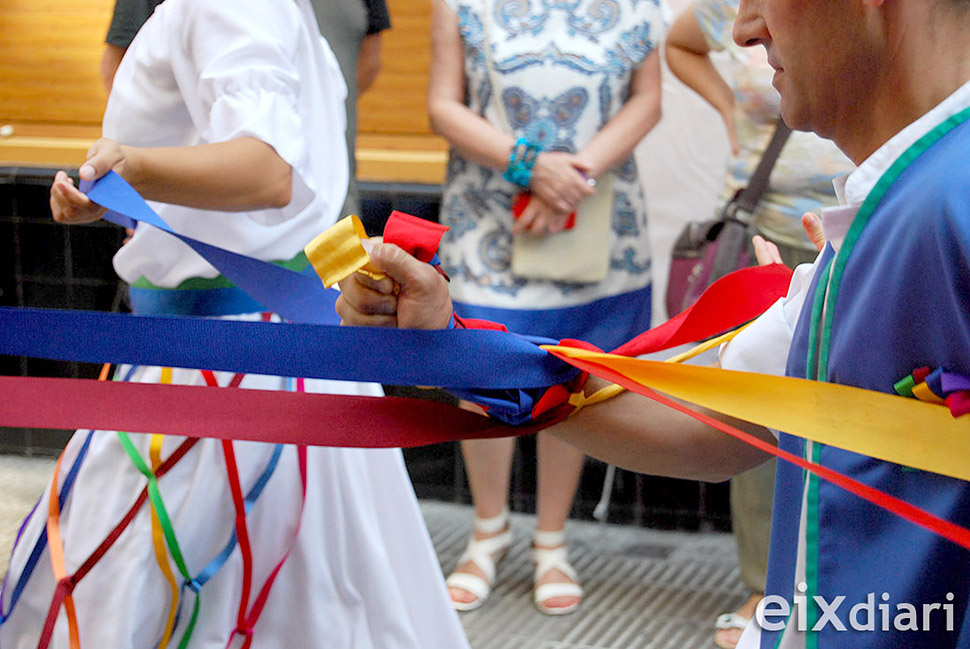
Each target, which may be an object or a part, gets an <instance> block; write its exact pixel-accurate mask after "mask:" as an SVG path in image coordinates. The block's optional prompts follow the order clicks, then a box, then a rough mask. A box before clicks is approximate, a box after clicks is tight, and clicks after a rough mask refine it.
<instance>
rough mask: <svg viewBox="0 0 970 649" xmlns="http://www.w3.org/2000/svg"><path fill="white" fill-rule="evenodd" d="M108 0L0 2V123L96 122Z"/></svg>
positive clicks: (100, 99)
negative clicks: (99, 69) (99, 68)
mask: <svg viewBox="0 0 970 649" xmlns="http://www.w3.org/2000/svg"><path fill="white" fill-rule="evenodd" d="M112 6H113V2H112V0H73V1H72V2H68V3H63V2H61V3H55V2H53V1H51V0H4V2H3V3H0V123H4V124H6V123H14V124H21V123H26V124H52V125H65V124H67V125H85V126H96V125H98V124H99V123H100V121H101V114H102V112H103V111H104V101H105V93H104V89H103V88H102V85H101V78H100V75H99V72H98V66H99V62H100V60H101V51H102V47H103V43H104V35H105V33H106V31H107V27H108V22H109V20H110V17H111V8H112Z"/></svg>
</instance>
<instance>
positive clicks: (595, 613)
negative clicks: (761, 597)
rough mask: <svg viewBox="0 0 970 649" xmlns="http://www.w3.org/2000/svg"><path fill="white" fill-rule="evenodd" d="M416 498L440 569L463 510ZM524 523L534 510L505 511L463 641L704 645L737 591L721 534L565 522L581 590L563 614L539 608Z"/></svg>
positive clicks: (623, 647) (460, 547)
mask: <svg viewBox="0 0 970 649" xmlns="http://www.w3.org/2000/svg"><path fill="white" fill-rule="evenodd" d="M421 507H422V510H423V512H424V515H425V518H426V520H427V522H428V529H429V530H430V532H431V537H432V541H433V543H434V545H435V548H436V550H437V552H438V556H439V558H440V560H441V564H442V568H443V569H444V570H445V571H446V572H449V571H450V570H451V569H452V568H453V567H454V565H455V564H456V563H457V561H458V557H459V556H461V553H462V552H463V551H464V548H465V544H466V542H467V540H468V533H469V530H470V529H471V523H472V512H471V509H470V508H468V507H466V506H462V505H454V504H447V503H440V502H432V501H422V504H421ZM534 524H535V517H534V516H531V515H525V514H513V515H512V526H513V529H514V530H515V531H516V537H517V538H516V542H515V543H514V545H513V546H512V548H510V551H509V553H508V554H507V555H506V558H505V559H504V560H503V561H502V563H501V564H500V565H499V569H498V574H497V583H496V587H495V590H494V592H493V594H492V597H491V598H490V599H489V601H487V602H486V603H485V605H484V606H483V607H482V608H480V609H478V610H476V611H471V612H468V613H462V614H461V619H462V623H463V624H464V626H465V630H466V632H467V634H468V639H469V643H470V644H471V646H472V649H660V648H666V647H670V648H674V647H676V648H677V649H695V648H696V649H709V648H710V647H711V646H713V645H712V643H711V636H712V633H713V625H714V619H715V618H716V617H717V616H718V615H719V614H721V613H723V612H725V611H731V610H734V609H736V608H737V607H738V606H740V605H741V603H743V602H744V600H745V599H746V598H747V592H746V591H745V589H744V587H743V586H742V585H741V584H740V582H739V580H738V574H737V561H736V557H735V546H734V540H733V538H732V537H731V536H730V535H728V534H723V533H718V532H709V533H689V532H665V531H657V530H644V529H640V528H636V527H631V526H619V525H611V524H603V523H593V522H585V521H570V522H569V523H568V526H567V533H568V538H569V547H570V559H571V561H572V562H573V566H574V567H575V568H576V570H577V572H578V573H579V575H580V578H581V580H582V583H583V588H584V589H585V591H586V598H585V601H584V603H583V605H582V607H580V609H579V610H578V611H577V612H575V613H573V614H571V615H567V616H563V617H559V618H556V617H549V616H546V615H543V614H541V613H539V612H538V611H537V610H536V609H535V607H534V606H533V605H532V599H531V594H532V593H531V588H532V565H531V562H530V560H529V543H530V535H531V529H532V526H533V525H534Z"/></svg>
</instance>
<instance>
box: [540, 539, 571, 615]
mask: <svg viewBox="0 0 970 649" xmlns="http://www.w3.org/2000/svg"><path fill="white" fill-rule="evenodd" d="M537 545H539V546H543V547H535V546H537ZM532 560H533V561H534V562H535V564H536V569H535V576H534V583H539V580H540V579H542V578H543V577H544V576H545V575H546V574H548V573H549V571H550V570H558V571H560V572H561V573H563V574H564V575H566V576H567V577H568V578H569V579H571V580H572V581H571V582H553V583H549V584H543V585H542V586H537V587H536V588H535V589H534V590H533V592H532V600H533V601H534V602H535V605H536V608H538V609H539V610H540V611H542V612H543V613H545V614H546V615H565V614H567V613H572V612H573V611H575V610H576V609H577V608H579V604H580V602H576V603H574V604H572V605H570V606H556V607H553V606H548V605H547V604H546V602H548V601H549V600H550V599H554V598H556V597H578V598H582V596H583V589H582V587H581V586H580V585H579V584H578V583H576V582H577V578H576V571H575V570H573V567H572V566H571V565H570V564H569V559H568V557H567V554H566V535H565V534H563V533H562V532H561V531H559V532H542V531H540V530H536V532H535V536H534V537H533V547H532Z"/></svg>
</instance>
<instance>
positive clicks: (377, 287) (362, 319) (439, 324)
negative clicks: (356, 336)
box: [336, 243, 453, 329]
mask: <svg viewBox="0 0 970 649" xmlns="http://www.w3.org/2000/svg"><path fill="white" fill-rule="evenodd" d="M369 247H370V248H371V250H370V260H371V261H370V266H371V267H373V268H375V269H378V270H382V271H383V272H385V273H387V277H385V278H384V279H381V280H375V279H373V278H371V277H368V276H366V275H362V274H361V273H354V274H353V275H351V276H350V277H348V278H346V279H344V280H343V281H341V282H339V285H340V291H341V294H340V297H339V298H338V299H337V306H336V308H337V314H338V315H339V316H340V319H341V324H343V325H347V326H361V327H397V328H400V329H444V328H446V327H447V326H448V322H449V320H451V315H452V313H453V307H452V304H451V297H450V295H449V294H448V283H447V281H446V280H445V278H444V277H443V276H442V275H441V274H440V273H438V272H437V271H436V270H435V269H434V268H433V267H432V266H430V265H428V264H426V263H424V262H422V261H418V260H417V259H415V258H414V257H412V256H411V255H409V254H408V253H406V252H405V251H404V250H402V249H401V248H399V247H397V246H395V245H394V244H391V243H375V244H373V245H372V246H369Z"/></svg>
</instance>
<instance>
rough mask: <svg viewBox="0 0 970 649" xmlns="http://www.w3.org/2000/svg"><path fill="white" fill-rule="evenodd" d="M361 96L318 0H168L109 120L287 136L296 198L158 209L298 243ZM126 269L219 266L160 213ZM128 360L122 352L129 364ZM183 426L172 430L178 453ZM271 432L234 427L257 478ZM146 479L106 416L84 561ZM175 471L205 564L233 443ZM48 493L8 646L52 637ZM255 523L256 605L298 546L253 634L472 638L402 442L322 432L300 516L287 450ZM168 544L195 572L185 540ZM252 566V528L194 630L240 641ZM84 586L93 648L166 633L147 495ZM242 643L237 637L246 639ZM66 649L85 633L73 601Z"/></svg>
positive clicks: (25, 544) (176, 498) (151, 134)
mask: <svg viewBox="0 0 970 649" xmlns="http://www.w3.org/2000/svg"><path fill="white" fill-rule="evenodd" d="M344 94H345V91H344V85H343V81H342V80H341V78H340V73H339V70H338V69H337V67H336V63H335V61H334V59H333V55H332V54H331V52H330V50H329V48H327V47H326V45H325V44H323V43H322V41H321V39H320V38H319V36H318V31H317V25H316V22H315V20H314V19H313V14H312V11H311V9H310V8H309V5H308V4H307V3H306V1H305V0H278V1H275V2H270V1H268V0H235V1H234V2H221V1H219V0H167V1H166V2H165V3H163V4H162V5H160V7H159V8H158V10H157V11H156V13H155V15H154V16H153V18H152V19H150V20H149V22H148V23H146V25H145V27H144V28H143V29H142V31H141V32H140V33H139V35H138V37H137V38H136V39H135V41H134V43H133V44H132V47H131V49H130V50H129V51H128V53H127V54H126V56H125V58H124V61H123V63H122V65H121V68H120V69H119V71H118V76H117V78H116V80H115V90H114V92H113V94H112V96H111V99H110V101H109V105H108V108H107V111H106V114H105V119H104V132H105V134H106V135H108V136H112V137H115V138H117V139H118V140H119V141H121V142H122V143H127V144H136V145H143V146H151V145H155V146H162V145H180V144H194V143H203V142H210V141H222V140H225V139H229V138H232V137H238V136H242V135H252V136H255V137H258V138H260V139H262V140H264V141H266V142H268V143H270V144H271V145H272V146H274V147H275V148H276V150H277V152H279V154H280V155H281V156H282V157H283V158H284V159H286V160H287V162H289V163H290V164H291V165H292V166H293V168H294V200H293V202H292V203H291V205H289V206H287V207H286V208H283V209H280V210H267V211H263V212H254V213H249V214H241V213H218V212H202V211H199V210H189V209H186V208H180V207H175V206H171V205H158V204H156V205H154V207H155V208H156V209H157V210H158V211H159V213H160V214H161V216H162V217H163V218H164V219H165V220H166V221H168V223H169V224H170V225H172V227H173V228H174V229H176V230H177V231H181V232H184V233H187V234H189V235H191V236H193V237H197V238H200V239H205V240H209V241H212V242H214V243H216V244H218V245H222V246H224V247H228V248H231V249H233V250H236V251H238V252H242V253H246V254H249V255H252V256H255V257H259V258H262V259H266V260H278V259H290V258H291V257H293V256H294V255H295V254H297V253H298V252H299V251H300V250H301V249H302V247H303V245H304V244H305V243H306V242H307V241H308V240H309V239H311V238H312V237H313V236H315V235H316V234H318V233H319V232H321V231H322V230H323V229H325V228H326V227H327V226H328V225H330V224H331V223H333V222H334V220H335V218H336V217H337V211H338V209H339V207H340V205H341V203H342V202H343V198H344V192H345V190H346V184H347V167H346V155H345V149H344V136H343V129H344V115H343V108H342V106H343V97H344ZM115 267H116V269H117V270H118V272H119V274H120V275H121V276H122V277H123V278H124V279H125V280H127V281H129V282H133V283H134V282H137V281H143V282H145V283H147V284H149V285H152V286H155V287H163V288H175V287H178V286H179V285H180V284H183V283H184V282H185V281H190V282H191V281H196V280H197V279H198V278H213V277H214V276H216V275H217V271H215V270H214V269H212V268H211V267H210V266H209V265H208V264H206V263H205V262H204V261H203V260H201V259H200V258H198V257H197V256H196V255H195V254H194V253H192V252H191V250H190V249H188V248H187V247H186V246H185V245H184V244H182V243H181V242H179V241H177V240H175V239H174V238H172V237H170V236H169V235H166V234H164V233H162V232H159V231H157V230H152V229H149V228H145V227H140V228H139V229H138V231H137V233H136V234H135V236H134V239H133V240H132V241H131V242H130V243H129V244H127V245H126V246H124V247H123V249H122V250H121V251H120V252H119V253H118V255H117V256H116V258H115ZM236 317H239V318H243V319H258V318H259V317H260V315H259V314H250V315H242V316H236ZM126 371H127V368H125V367H122V368H119V372H120V373H121V374H124V373H126ZM217 377H218V378H219V382H220V384H221V385H223V386H225V385H226V384H227V383H228V381H229V379H230V376H228V375H226V374H222V373H217ZM160 378H161V370H160V369H159V368H151V367H146V368H137V369H135V370H134V372H133V374H132V376H131V380H133V381H140V382H158V381H159V380H160ZM171 380H172V382H173V383H178V384H198V385H201V384H203V380H202V377H201V375H200V373H199V372H198V371H195V370H179V369H176V370H174V372H173V373H172V379H171ZM293 384H294V382H293V381H292V380H289V379H285V378H279V377H267V376H247V377H246V378H245V379H244V380H243V382H242V384H241V386H240V387H242V388H255V389H270V390H285V389H292V385H293ZM305 389H306V391H307V392H317V393H319V392H332V393H348V394H361V395H379V394H380V388H379V386H376V385H372V384H360V383H346V382H336V381H319V380H307V381H306V382H305ZM131 407H133V408H137V407H138V406H137V403H133V404H132V406H131ZM173 408H177V404H173ZM306 425H313V424H312V422H306ZM86 438H87V431H80V432H78V433H76V434H75V435H74V437H73V438H72V439H71V441H70V442H69V444H68V446H67V448H66V450H65V452H64V456H63V460H62V468H61V472H60V478H59V483H60V484H63V481H64V477H65V474H67V472H68V470H69V469H70V467H71V466H72V464H73V463H74V461H75V459H76V458H77V456H78V454H79V451H80V449H81V447H82V445H83V442H84V440H85V439H86ZM131 440H132V442H133V445H134V446H135V447H136V448H137V451H138V453H139V454H140V455H141V457H142V459H143V460H144V461H145V462H146V463H148V462H149V445H150V440H151V438H150V437H149V436H147V435H131ZM182 441H183V438H177V437H166V438H165V439H164V441H163V443H162V452H161V459H162V460H164V459H165V458H167V457H168V456H169V455H171V453H172V451H173V449H175V448H176V447H177V446H178V445H179V444H181V443H182ZM274 448H275V447H274V446H272V445H265V444H258V443H251V442H236V443H234V450H235V456H236V461H237V465H238V470H239V476H240V480H241V484H242V492H243V493H244V494H245V493H247V492H249V490H250V489H251V488H252V486H253V485H254V483H256V481H257V479H258V478H259V476H260V474H261V473H262V472H263V470H264V467H265V466H266V465H267V463H268V462H269V460H270V458H271V457H272V455H273V452H274ZM146 482H147V481H146V479H145V477H144V476H143V475H142V474H141V473H140V472H139V471H138V470H137V469H136V467H135V466H134V464H133V462H132V460H131V459H130V458H129V456H128V455H127V453H126V452H125V450H124V449H123V447H122V444H121V443H120V441H119V436H118V434H116V433H114V432H110V431H99V432H96V433H94V435H93V436H92V438H91V445H90V448H89V450H88V453H87V456H86V458H85V459H84V462H83V463H82V464H81V468H80V471H79V473H78V475H77V479H76V482H75V484H74V486H73V489H72V491H71V494H70V497H69V498H68V500H67V501H66V502H65V504H64V507H63V509H62V512H61V521H60V530H61V534H62V537H63V539H64V551H65V558H66V567H67V571H68V573H73V572H74V571H76V570H77V568H78V567H79V565H80V564H81V563H82V562H84V561H85V560H86V559H87V558H88V556H89V555H90V554H91V552H92V551H93V550H94V548H95V547H96V546H97V545H98V544H100V543H101V542H102V540H103V539H104V538H105V536H106V535H107V534H108V532H109V531H110V530H111V529H112V528H113V527H114V526H115V525H116V524H117V523H118V522H119V521H120V520H121V519H122V517H123V516H124V514H125V512H126V511H127V510H128V509H129V507H131V505H132V503H133V502H134V501H135V498H136V497H137V494H138V493H139V492H140V491H141V490H142V489H143V488H144V486H145V484H146ZM159 486H160V491H161V495H162V499H163V501H164V505H165V508H166V509H167V512H168V515H169V516H170V518H171V521H172V526H173V528H174V530H175V534H176V537H177V540H178V545H179V547H180V549H181V552H182V554H183V555H184V559H185V564H186V565H187V568H188V571H189V573H190V576H193V577H194V576H197V575H198V574H199V572H200V571H202V569H203V568H204V567H205V566H206V565H207V564H209V562H210V561H211V560H212V559H213V558H214V557H216V556H217V555H218V554H219V553H220V551H221V550H222V549H223V548H224V547H225V546H226V544H227V542H228V541H229V539H230V538H231V535H232V533H233V530H234V516H235V512H234V507H233V502H232V499H231V496H230V490H229V486H228V481H227V468H226V461H225V459H224V454H223V448H222V445H221V443H220V442H219V441H217V440H205V439H203V440H201V441H199V442H198V443H197V444H196V445H195V446H194V447H193V448H192V449H191V451H189V453H188V454H187V455H186V456H185V457H184V458H182V459H181V460H180V461H179V462H178V463H177V464H176V465H175V466H174V468H173V469H172V470H171V471H170V472H169V473H167V474H166V475H164V476H163V477H161V478H160V479H159ZM46 507H47V494H46V493H45V495H44V496H43V497H42V500H41V504H40V506H39V507H38V508H37V511H36V512H35V513H34V514H33V515H32V517H31V518H30V520H29V521H28V522H27V524H26V526H25V528H24V531H23V535H22V537H21V538H20V540H19V543H18V544H17V546H16V548H15V549H14V552H13V554H12V557H11V561H10V569H9V577H8V580H7V585H6V588H5V589H4V593H3V600H2V601H3V611H4V612H7V613H9V617H8V619H7V620H6V621H5V622H4V623H3V624H2V626H0V646H2V647H3V649H23V648H32V647H36V646H37V642H38V637H39V635H40V632H41V628H42V626H43V623H44V619H45V617H46V615H47V611H48V607H49V606H50V603H51V598H52V595H53V593H54V586H55V583H54V577H53V572H52V568H51V562H50V558H49V555H48V551H47V550H45V551H44V552H43V554H42V555H41V557H40V561H39V562H38V563H37V566H36V568H35V569H34V571H33V575H32V577H31V578H30V579H29V580H28V581H27V582H26V584H27V585H26V588H25V589H24V590H23V592H22V593H21V594H20V596H19V599H18V601H17V603H16V606H14V607H13V608H12V611H11V600H12V597H13V591H14V586H15V584H17V582H18V580H19V579H20V576H21V574H22V573H23V572H24V570H25V565H26V564H27V560H28V559H27V558H28V556H29V554H30V553H31V551H32V550H33V548H34V547H35V544H36V543H37V540H38V538H40V537H41V535H42V534H43V533H44V527H45V523H46V518H47V516H46ZM246 520H247V529H248V532H249V535H250V540H251V545H252V553H253V570H252V592H251V594H250V597H249V602H248V604H247V609H251V608H252V605H253V600H254V599H255V598H256V595H257V593H258V592H259V590H260V589H261V588H262V586H263V583H264V582H265V581H266V579H267V576H268V575H269V573H270V572H271V571H272V570H273V569H274V568H275V567H276V565H277V564H278V563H279V561H280V560H281V559H282V558H283V556H284V555H285V553H286V551H287V549H288V548H290V554H289V557H288V559H287V561H286V562H285V564H284V565H283V567H282V569H281V570H280V572H279V575H278V577H277V579H276V580H275V582H274V585H273V587H272V589H271V591H270V594H269V597H268V599H267V600H266V604H265V608H264V609H263V612H262V615H261V617H260V618H259V620H258V623H257V624H255V626H254V629H253V634H252V638H253V640H252V644H251V646H252V647H253V649H270V648H280V649H282V648H283V647H286V648H290V647H335V648H347V649H350V648H353V649H395V648H403V649H427V648H430V647H435V648H447V649H451V648H453V647H454V648H459V649H464V648H467V646H468V645H467V641H466V640H465V637H464V633H463V631H462V628H461V625H460V622H459V621H458V618H457V615H456V614H455V612H454V610H453V609H452V607H451V603H450V601H449V599H448V595H447V591H446V589H445V587H444V581H443V579H442V575H441V571H440V567H439V564H438V562H437V559H436V556H435V554H434V549H433V546H432V544H431V542H430V538H429V536H428V532H427V528H426V527H425V524H424V521H423V518H422V516H421V512H420V510H419V508H418V505H417V500H416V498H415V497H414V492H413V489H412V487H411V484H410V482H409V478H408V475H407V472H406V470H405V467H404V463H403V459H402V455H401V452H400V450H398V449H386V450H363V449H332V448H321V447H311V448H309V449H308V452H307V484H306V500H305V503H304V504H303V511H302V514H301V479H300V471H299V468H298V461H297V449H296V448H295V447H292V446H286V447H283V451H282V455H281V456H280V459H279V464H278V465H277V467H276V469H275V471H274V472H273V473H272V475H271V477H270V478H269V480H268V482H267V483H266V486H265V489H264V490H263V492H262V493H261V495H260V496H259V498H258V499H257V500H256V502H255V504H254V506H253V507H252V509H251V510H250V512H249V514H248V516H247V519H246ZM298 524H299V531H298V534H297V535H296V537H295V540H294V533H295V532H296V530H297V525H298ZM291 544H292V547H291ZM167 560H168V562H169V563H170V564H171V565H172V570H173V572H174V574H175V578H176V580H177V581H178V583H181V582H182V578H181V577H180V575H179V571H178V570H177V568H176V566H175V565H174V564H173V563H172V559H171V555H169V557H168V559H167ZM242 576H243V560H242V558H241V551H240V547H239V545H238V544H237V545H236V547H235V549H234V550H233V552H232V554H231V555H230V556H229V558H228V559H227V560H226V562H225V563H224V565H223V566H222V568H221V569H220V570H219V571H218V572H216V573H215V575H214V576H213V577H212V578H211V579H209V580H208V581H207V583H206V584H205V585H204V586H203V588H202V589H201V609H200V610H201V612H200V615H199V620H198V623H197V625H196V628H195V630H194V633H193V634H192V636H191V642H190V643H189V645H188V646H190V647H193V648H201V647H205V648H213V649H222V648H223V647H225V646H226V643H227V640H228V639H229V636H230V634H231V632H232V631H233V629H234V628H236V626H237V624H236V617H237V611H238V609H239V606H240V599H241V583H242ZM73 598H74V602H75V605H76V609H77V617H78V627H79V631H80V640H81V646H82V647H84V648H89V649H93V648H108V647H112V648H132V647H146V648H147V647H157V646H159V639H160V638H161V637H162V635H163V632H164V630H165V627H166V622H167V619H168V615H169V610H170V604H171V602H172V599H173V598H172V596H171V591H170V587H169V584H168V582H167V581H166V578H165V577H164V575H163V573H162V571H161V569H160V567H159V565H158V563H157V561H156V556H155V553H154V550H153V544H152V525H151V520H150V511H149V507H148V506H147V505H145V506H143V507H142V508H141V509H140V510H139V512H138V514H137V516H136V517H135V519H134V520H133V522H132V523H131V524H130V526H129V527H128V528H127V529H126V530H125V531H124V532H123V533H122V534H121V536H120V537H119V538H118V540H117V542H116V543H115V544H114V546H112V547H111V549H110V550H109V551H108V552H107V554H105V556H104V558H102V559H101V560H100V561H99V562H98V563H97V564H96V565H95V567H94V568H93V570H92V571H91V572H90V573H89V574H88V575H87V576H86V577H85V578H84V579H83V580H82V581H81V582H80V584H79V585H78V586H77V588H76V590H75V591H74V595H73ZM182 603H183V608H182V612H181V614H180V619H179V624H178V625H177V626H176V627H175V632H174V634H173V635H172V638H171V640H170V642H169V643H168V646H170V647H176V646H178V644H179V641H180V640H181V639H182V637H183V635H184V634H185V629H186V627H187V620H188V618H189V616H190V613H191V610H192V603H193V595H192V594H191V593H188V592H187V591H186V593H185V596H184V597H183V602H182ZM241 644H242V639H241V638H240V637H239V636H237V637H236V639H235V640H234V641H233V646H237V647H238V646H240V645H241ZM51 646H53V647H67V646H69V640H68V625H67V622H66V615H65V613H64V612H63V610H62V611H61V613H60V615H59V617H58V620H57V624H56V627H55V631H54V636H53V641H52V643H51Z"/></svg>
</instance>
